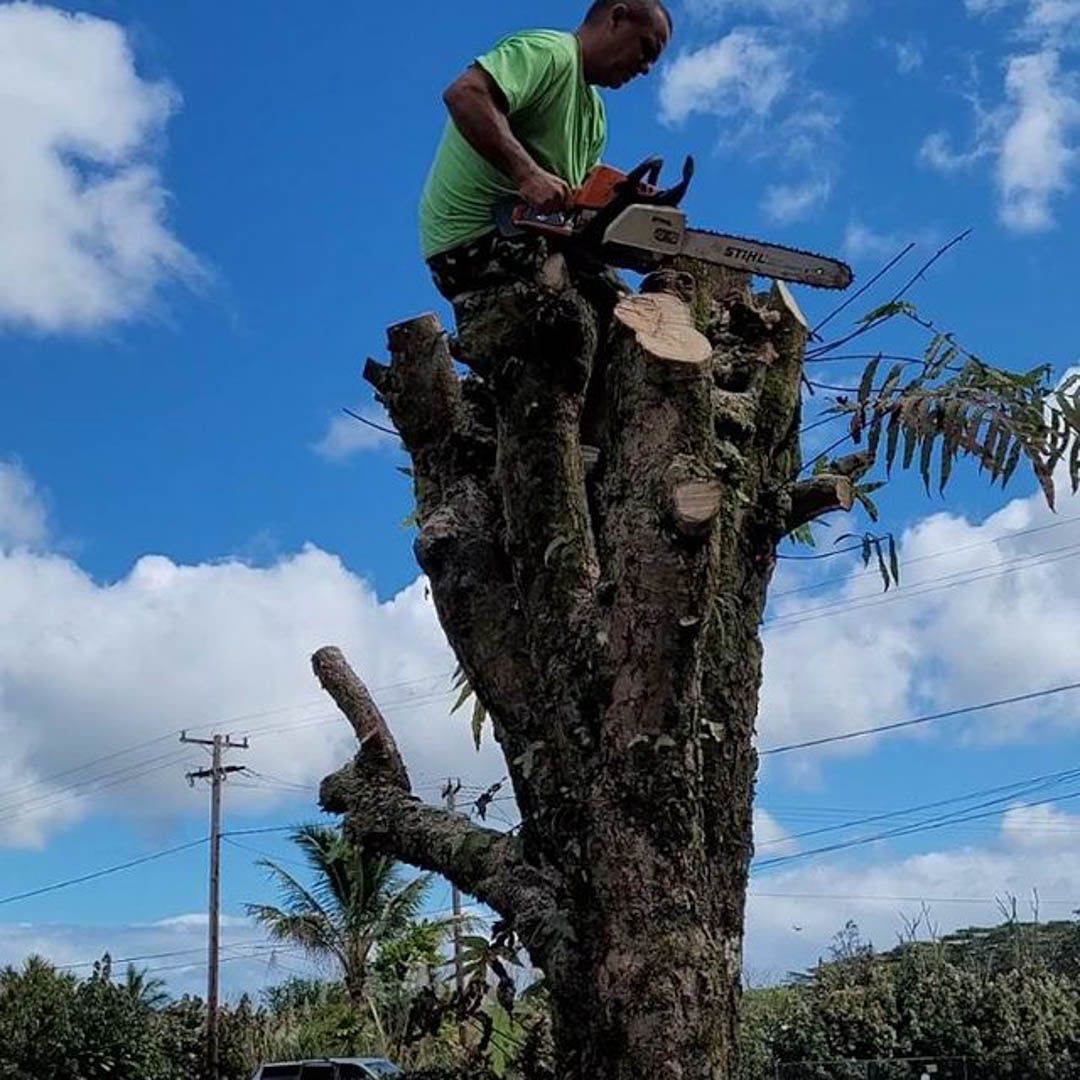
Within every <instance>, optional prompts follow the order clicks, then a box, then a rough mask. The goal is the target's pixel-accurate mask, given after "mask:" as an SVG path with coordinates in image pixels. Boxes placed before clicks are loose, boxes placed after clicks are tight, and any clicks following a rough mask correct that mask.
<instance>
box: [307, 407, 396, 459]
mask: <svg viewBox="0 0 1080 1080" xmlns="http://www.w3.org/2000/svg"><path fill="white" fill-rule="evenodd" d="M357 416H362V417H363V420H358V419H357V418H356V416H348V415H341V416H333V417H331V418H330V423H329V424H328V425H327V428H326V431H325V432H324V433H323V436H322V438H321V439H319V441H318V442H317V443H315V445H314V446H313V447H312V449H313V450H314V451H315V453H316V454H318V455H319V456H320V457H324V458H326V459H327V461H346V460H347V459H349V458H351V457H355V456H356V455H357V454H363V453H366V452H367V451H369V450H383V449H387V448H393V447H395V446H399V445H400V440H399V439H398V438H397V436H396V435H393V434H391V433H390V432H391V431H392V430H393V428H392V426H391V422H390V417H389V416H387V415H386V410H385V409H384V408H382V407H381V406H378V405H372V406H368V407H367V408H364V409H362V410H361V411H360V412H359V413H358V414H357ZM364 421H367V423H365V422H364ZM376 425H377V426H376ZM387 429H389V430H387Z"/></svg>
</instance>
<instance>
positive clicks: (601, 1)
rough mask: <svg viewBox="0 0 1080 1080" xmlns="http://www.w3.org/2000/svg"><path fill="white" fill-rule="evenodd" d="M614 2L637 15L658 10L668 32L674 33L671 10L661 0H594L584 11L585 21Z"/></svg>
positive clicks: (591, 19) (588, 20)
mask: <svg viewBox="0 0 1080 1080" xmlns="http://www.w3.org/2000/svg"><path fill="white" fill-rule="evenodd" d="M616 4H625V5H626V6H627V7H628V8H629V9H630V10H631V11H632V12H633V13H634V14H635V15H637V16H646V15H652V13H653V12H654V11H659V12H660V14H661V15H663V16H664V18H665V19H667V25H668V33H669V34H674V33H675V20H674V19H673V18H672V17H671V12H670V11H668V9H667V5H666V4H664V3H663V0H595V2H594V3H593V5H592V7H590V8H589V10H588V11H587V12H586V13H585V21H586V22H592V21H593V20H594V19H597V18H599V17H600V15H601V14H602V13H603V12H604V11H606V10H607V9H608V8H609V7H614V6H615V5H616Z"/></svg>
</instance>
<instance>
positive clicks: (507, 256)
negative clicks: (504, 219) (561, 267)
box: [428, 231, 551, 302]
mask: <svg viewBox="0 0 1080 1080" xmlns="http://www.w3.org/2000/svg"><path fill="white" fill-rule="evenodd" d="M550 254H551V248H550V246H549V244H548V241H547V239H546V237H543V236H503V235H502V234H501V233H499V232H498V231H495V232H489V233H485V234H484V235H483V236H481V237H478V238H477V239H476V240H470V241H469V242H468V243H467V244H462V245H461V246H460V247H456V248H453V249H452V250H450V251H444V252H443V253H442V254H440V255H433V256H432V257H431V258H430V259H428V269H429V270H430V271H431V277H432V280H433V281H434V282H435V288H436V289H438V290H439V292H441V293H442V294H443V296H445V297H446V299H447V300H449V301H451V302H453V301H454V300H456V299H457V298H458V297H459V296H461V295H462V293H467V292H474V291H475V290H477V289H488V288H494V287H495V286H497V285H505V284H506V283H507V282H509V281H535V280H536V275H537V274H538V273H539V272H540V270H541V268H542V267H543V265H544V263H545V262H546V261H547V259H548V256H549V255H550Z"/></svg>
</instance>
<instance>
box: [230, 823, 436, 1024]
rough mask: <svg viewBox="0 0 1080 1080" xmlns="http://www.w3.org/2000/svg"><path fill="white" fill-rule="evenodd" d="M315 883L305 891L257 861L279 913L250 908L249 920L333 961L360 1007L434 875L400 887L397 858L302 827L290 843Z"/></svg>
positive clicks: (320, 828) (326, 829)
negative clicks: (376, 964) (371, 976)
mask: <svg viewBox="0 0 1080 1080" xmlns="http://www.w3.org/2000/svg"><path fill="white" fill-rule="evenodd" d="M291 839H292V841H293V843H295V844H296V845H297V847H299V848H300V850H301V851H302V852H303V854H304V858H305V860H306V861H307V864H308V866H309V867H310V868H311V871H312V873H313V874H314V876H315V879H314V882H313V883H312V884H311V885H310V886H308V885H304V884H302V883H301V882H300V881H299V880H298V879H297V878H296V877H295V876H294V875H292V874H290V873H289V872H288V871H287V870H285V869H283V868H282V867H280V866H278V865H277V863H274V862H271V861H269V860H263V861H262V862H260V864H259V865H260V866H262V867H264V868H265V869H266V870H267V871H268V872H269V875H270V879H271V880H272V881H273V882H274V883H275V884H276V885H277V886H278V888H279V889H280V891H281V897H282V907H274V906H272V905H269V904H248V905H247V911H248V914H249V915H250V916H251V917H252V918H254V919H255V921H256V922H258V923H260V924H261V925H262V926H263V927H265V929H266V930H267V931H268V932H269V934H270V936H271V937H272V938H274V939H275V940H276V941H284V942H289V943H291V944H294V945H298V946H300V947H301V948H302V949H304V950H305V951H306V952H307V953H308V954H309V955H310V956H312V957H313V958H315V959H318V960H323V961H330V962H331V963H332V964H333V965H334V966H335V967H336V968H337V970H338V972H339V974H340V976H341V981H342V983H343V984H344V986H345V991H346V993H347V994H348V995H349V998H350V1000H351V1001H352V1002H353V1003H354V1004H357V1005H360V1004H364V1003H367V1004H368V1005H370V1004H371V1003H370V1002H369V1001H368V1000H367V982H368V969H369V965H370V962H371V960H372V959H373V954H374V953H375V952H376V949H377V947H378V946H379V945H380V944H383V943H385V942H390V941H394V940H396V939H399V938H401V937H402V936H403V935H404V934H405V933H406V932H408V931H409V930H410V928H411V927H412V926H413V925H414V924H415V922H416V920H417V917H418V915H419V913H420V908H421V906H422V905H423V902H424V899H425V897H426V896H427V893H428V890H429V888H430V886H431V876H430V875H429V874H422V875H420V876H419V877H415V878H412V879H410V880H407V881H403V880H402V878H401V876H400V874H399V873H398V870H397V863H396V862H395V861H394V860H393V859H389V858H385V857H383V856H378V855H373V854H371V853H370V852H368V851H365V850H364V849H363V848H360V847H357V846H356V845H355V844H353V843H351V842H350V841H349V840H348V839H346V837H345V836H344V834H343V833H342V831H341V829H339V828H335V827H332V826H327V825H302V826H300V827H299V828H297V829H295V830H294V831H293V833H292V837H291Z"/></svg>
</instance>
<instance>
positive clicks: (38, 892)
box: [0, 836, 207, 906]
mask: <svg viewBox="0 0 1080 1080" xmlns="http://www.w3.org/2000/svg"><path fill="white" fill-rule="evenodd" d="M206 841H207V837H205V836H204V837H202V838H200V839H199V840H191V841H189V842H188V843H186V844H178V845H177V846H176V847H171V848H166V849H165V850H164V851H155V852H152V853H151V854H149V855H143V856H141V857H139V858H138V859H130V860H129V861H128V862H124V863H118V864H117V865H116V866H107V867H105V868H104V869H102V870H94V871H92V872H91V873H89V874H81V875H80V876H79V877H73V878H67V879H66V880H64V881H56V882H53V883H52V884H51V885H42V886H41V887H40V888H38V889H30V890H28V891H27V892H22V893H16V894H14V895H13V896H5V897H2V898H0V906H2V905H4V904H14V903H15V902H16V901H19V900H30V899H32V898H33V897H35V896H44V895H45V894H46V893H51V892H57V891H58V890H60V889H67V888H69V887H70V886H72V885H83V884H85V883H86V882H88V881H96V880H97V879H98V878H103V877H108V876H109V875H110V874H118V873H120V872H121V871H122V870H130V869H131V868H132V867H135V866H142V865H144V864H145V863H149V862H155V861H156V860H157V859H164V858H165V857H166V856H167V855H177V854H179V853H180V852H181V851H190V850H191V849H192V848H196V847H200V846H201V845H202V844H205V843H206Z"/></svg>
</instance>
